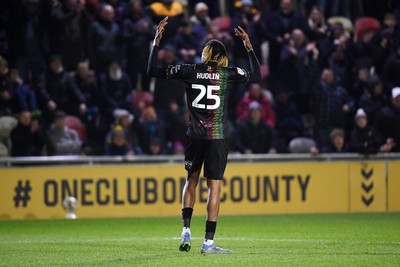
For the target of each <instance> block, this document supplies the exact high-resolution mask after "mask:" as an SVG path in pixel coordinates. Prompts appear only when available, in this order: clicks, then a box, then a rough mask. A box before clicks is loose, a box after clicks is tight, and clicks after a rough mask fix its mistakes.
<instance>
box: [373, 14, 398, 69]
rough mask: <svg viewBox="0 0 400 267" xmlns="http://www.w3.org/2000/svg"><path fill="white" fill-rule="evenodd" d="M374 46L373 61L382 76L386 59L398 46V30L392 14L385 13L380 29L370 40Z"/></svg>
mask: <svg viewBox="0 0 400 267" xmlns="http://www.w3.org/2000/svg"><path fill="white" fill-rule="evenodd" d="M372 44H373V45H374V48H375V49H374V53H373V56H374V59H375V66H376V71H377V73H378V74H379V75H381V74H382V67H383V65H384V63H385V61H386V59H387V58H388V57H389V56H390V55H392V54H393V53H395V52H396V48H397V47H398V46H399V45H400V29H399V28H398V26H397V21H396V17H395V15H394V14H393V13H386V14H385V16H384V19H383V22H382V28H381V29H380V30H379V31H377V32H376V33H375V36H374V37H373V39H372Z"/></svg>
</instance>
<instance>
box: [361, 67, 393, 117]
mask: <svg viewBox="0 0 400 267" xmlns="http://www.w3.org/2000/svg"><path fill="white" fill-rule="evenodd" d="M367 82H368V83H367V87H366V90H365V91H364V94H363V95H362V96H361V98H360V100H359V103H358V106H359V107H360V108H362V109H363V110H364V111H365V113H366V114H367V118H368V120H369V121H371V122H374V121H375V119H376V116H377V114H378V112H379V111H380V110H381V109H382V108H383V107H384V106H385V105H386V104H387V99H386V95H385V94H384V93H383V85H382V82H381V80H380V79H379V77H378V76H376V75H371V76H370V77H369V79H368V81H367Z"/></svg>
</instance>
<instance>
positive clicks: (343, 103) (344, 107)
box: [314, 69, 354, 147]
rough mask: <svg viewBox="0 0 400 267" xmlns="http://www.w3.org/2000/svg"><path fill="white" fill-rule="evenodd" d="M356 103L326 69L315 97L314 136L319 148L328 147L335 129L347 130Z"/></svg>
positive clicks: (331, 72)
mask: <svg viewBox="0 0 400 267" xmlns="http://www.w3.org/2000/svg"><path fill="white" fill-rule="evenodd" d="M353 106H354V102H353V99H352V98H351V97H350V96H349V94H348V93H347V91H346V90H345V89H344V88H343V87H341V86H338V85H336V83H335V76H334V74H333V71H332V70H331V69H324V71H323V72H322V75H321V80H320V85H319V87H318V89H317V91H316V92H315V95H314V116H315V129H314V136H315V139H316V141H317V143H318V146H319V147H324V146H327V145H328V143H329V133H330V132H331V131H332V129H333V128H345V129H346V127H345V126H347V122H348V119H349V115H350V114H351V110H352V109H353Z"/></svg>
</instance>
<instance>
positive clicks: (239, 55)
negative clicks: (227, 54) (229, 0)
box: [230, 0, 261, 69]
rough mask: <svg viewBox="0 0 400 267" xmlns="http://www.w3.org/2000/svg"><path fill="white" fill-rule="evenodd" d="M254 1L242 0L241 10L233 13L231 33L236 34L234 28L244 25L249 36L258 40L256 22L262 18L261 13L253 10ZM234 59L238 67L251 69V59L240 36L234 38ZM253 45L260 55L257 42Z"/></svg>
mask: <svg viewBox="0 0 400 267" xmlns="http://www.w3.org/2000/svg"><path fill="white" fill-rule="evenodd" d="M252 7H253V1H252V0H242V1H241V6H240V10H239V11H238V12H235V13H233V15H232V23H231V31H230V33H231V35H232V36H234V35H235V33H234V29H236V28H237V27H239V26H240V27H242V28H243V29H244V30H245V31H246V32H247V33H248V34H249V38H250V39H251V40H252V41H253V40H256V39H257V38H256V37H257V36H255V35H254V33H255V24H256V23H258V21H259V20H260V16H261V15H260V14H254V13H253V10H252ZM233 42H234V44H233V59H234V60H235V64H236V65H237V66H238V67H241V68H244V69H249V67H250V65H249V60H248V55H247V54H248V53H247V50H246V48H245V47H244V46H243V44H242V40H241V39H240V38H233ZM253 46H254V48H255V52H256V54H257V55H260V51H259V49H258V48H257V47H258V46H257V44H256V43H254V42H253Z"/></svg>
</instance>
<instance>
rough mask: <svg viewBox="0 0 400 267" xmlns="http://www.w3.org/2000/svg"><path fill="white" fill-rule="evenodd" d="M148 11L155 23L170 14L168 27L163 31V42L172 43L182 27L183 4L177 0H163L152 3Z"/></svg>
mask: <svg viewBox="0 0 400 267" xmlns="http://www.w3.org/2000/svg"><path fill="white" fill-rule="evenodd" d="M147 12H148V14H149V15H150V17H151V18H152V19H153V22H154V23H155V24H158V23H159V22H160V21H161V20H162V19H164V18H165V17H166V16H168V27H166V28H165V32H164V33H163V44H171V43H172V39H173V38H174V36H175V34H176V29H178V28H179V27H180V25H181V24H182V20H183V19H184V9H183V5H182V4H181V3H179V1H175V0H161V1H157V2H154V3H152V4H150V6H149V8H148V9H147ZM162 46H163V45H161V47H162Z"/></svg>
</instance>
